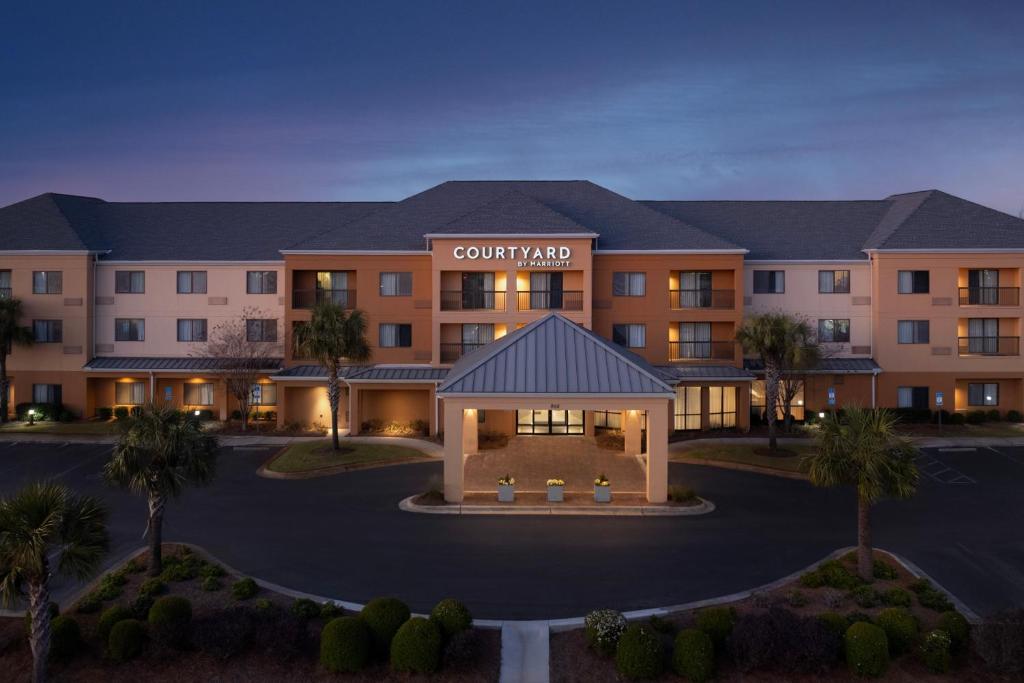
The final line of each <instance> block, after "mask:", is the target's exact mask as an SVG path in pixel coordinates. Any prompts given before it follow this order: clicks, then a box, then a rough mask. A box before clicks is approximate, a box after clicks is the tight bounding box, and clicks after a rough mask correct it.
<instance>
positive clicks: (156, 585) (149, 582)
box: [139, 576, 167, 597]
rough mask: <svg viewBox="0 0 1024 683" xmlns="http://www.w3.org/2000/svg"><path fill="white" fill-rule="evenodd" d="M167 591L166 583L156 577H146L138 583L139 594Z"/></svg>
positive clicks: (154, 593) (153, 594)
mask: <svg viewBox="0 0 1024 683" xmlns="http://www.w3.org/2000/svg"><path fill="white" fill-rule="evenodd" d="M166 592H167V584H166V583H164V582H163V581H161V580H160V579H159V578H158V577H155V576H154V577H153V578H151V579H146V580H145V581H143V582H142V583H141V584H140V585H139V595H146V596H150V597H153V596H157V595H162V594H164V593H166Z"/></svg>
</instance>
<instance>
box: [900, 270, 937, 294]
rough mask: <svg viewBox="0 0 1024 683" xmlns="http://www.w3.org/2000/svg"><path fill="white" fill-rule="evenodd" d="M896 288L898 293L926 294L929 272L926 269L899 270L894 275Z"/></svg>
mask: <svg viewBox="0 0 1024 683" xmlns="http://www.w3.org/2000/svg"><path fill="white" fill-rule="evenodd" d="M896 279H897V282H896V290H897V291H898V292H899V293H900V294H927V293H928V289H929V286H930V285H929V282H928V280H929V274H928V271H927V270H901V271H899V272H898V273H897V275H896Z"/></svg>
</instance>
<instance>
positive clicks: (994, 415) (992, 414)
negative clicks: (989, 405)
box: [985, 408, 1003, 422]
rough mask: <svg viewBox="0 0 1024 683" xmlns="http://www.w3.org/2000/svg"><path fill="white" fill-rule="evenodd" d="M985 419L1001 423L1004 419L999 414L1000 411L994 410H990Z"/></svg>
mask: <svg viewBox="0 0 1024 683" xmlns="http://www.w3.org/2000/svg"><path fill="white" fill-rule="evenodd" d="M985 418H986V419H987V420H988V421H989V422H999V421H1000V420H1001V419H1003V416H1002V415H1000V414H999V411H998V410H996V409H995V408H993V409H992V410H990V411H988V412H987V413H985Z"/></svg>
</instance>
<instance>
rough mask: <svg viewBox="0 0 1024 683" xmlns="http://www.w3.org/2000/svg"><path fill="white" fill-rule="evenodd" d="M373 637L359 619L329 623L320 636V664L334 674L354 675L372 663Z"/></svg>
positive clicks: (347, 618) (350, 618)
mask: <svg viewBox="0 0 1024 683" xmlns="http://www.w3.org/2000/svg"><path fill="white" fill-rule="evenodd" d="M372 644H373V643H372V636H371V635H370V629H369V628H368V627H367V626H366V623H365V622H364V621H363V620H361V619H359V618H358V617H339V618H338V619H334V620H332V621H329V622H328V623H327V625H326V626H324V630H323V632H321V634H320V664H322V665H323V667H324V668H325V669H327V670H328V671H333V672H336V673H337V672H345V673H353V672H356V671H359V670H361V669H362V668H363V667H365V666H366V665H367V663H368V662H369V661H370V649H371V646H372Z"/></svg>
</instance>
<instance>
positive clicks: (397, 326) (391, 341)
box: [379, 323, 412, 348]
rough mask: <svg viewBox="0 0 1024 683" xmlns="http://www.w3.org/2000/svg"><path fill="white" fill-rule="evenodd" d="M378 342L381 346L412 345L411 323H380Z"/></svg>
mask: <svg viewBox="0 0 1024 683" xmlns="http://www.w3.org/2000/svg"><path fill="white" fill-rule="evenodd" d="M379 343H380V346H382V347H383V348H394V347H399V346H401V347H408V346H412V325H410V324H408V323H381V324H380V332H379Z"/></svg>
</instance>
